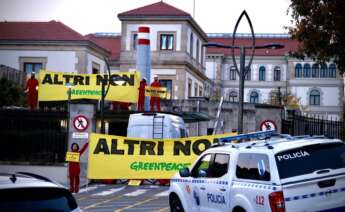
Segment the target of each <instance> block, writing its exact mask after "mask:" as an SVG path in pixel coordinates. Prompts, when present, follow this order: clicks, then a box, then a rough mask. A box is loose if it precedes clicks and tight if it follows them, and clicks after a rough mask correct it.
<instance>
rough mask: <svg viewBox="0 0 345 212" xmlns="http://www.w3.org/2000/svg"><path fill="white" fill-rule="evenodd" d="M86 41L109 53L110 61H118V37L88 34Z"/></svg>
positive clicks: (119, 47) (119, 42) (119, 50)
mask: <svg viewBox="0 0 345 212" xmlns="http://www.w3.org/2000/svg"><path fill="white" fill-rule="evenodd" d="M85 37H86V38H87V39H89V40H91V41H92V42H94V43H96V44H97V45H99V46H101V47H102V48H104V49H106V50H108V51H109V52H110V53H111V56H110V58H111V60H119V59H120V52H121V36H120V35H102V34H88V35H86V36H85Z"/></svg>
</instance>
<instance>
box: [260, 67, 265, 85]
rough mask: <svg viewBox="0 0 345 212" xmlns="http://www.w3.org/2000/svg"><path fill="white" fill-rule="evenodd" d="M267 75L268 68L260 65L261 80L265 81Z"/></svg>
mask: <svg viewBox="0 0 345 212" xmlns="http://www.w3.org/2000/svg"><path fill="white" fill-rule="evenodd" d="M265 76H266V69H265V67H264V66H260V68H259V81H265Z"/></svg>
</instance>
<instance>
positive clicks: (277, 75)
mask: <svg viewBox="0 0 345 212" xmlns="http://www.w3.org/2000/svg"><path fill="white" fill-rule="evenodd" d="M280 77H281V71H280V67H279V66H276V67H274V74H273V79H274V81H280Z"/></svg>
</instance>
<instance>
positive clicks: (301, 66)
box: [206, 34, 344, 119]
mask: <svg viewBox="0 0 345 212" xmlns="http://www.w3.org/2000/svg"><path fill="white" fill-rule="evenodd" d="M231 36H232V35H229V34H209V41H210V42H218V43H221V44H225V45H231V43H232V37H231ZM236 40H237V42H238V43H239V45H248V46H250V42H251V38H250V35H247V34H242V35H239V36H238V37H236ZM256 43H257V45H263V44H268V43H279V44H283V45H284V48H282V49H276V50H273V49H272V50H271V49H258V50H256V52H255V55H254V60H253V62H252V65H251V67H250V69H249V72H248V75H247V76H246V77H245V88H244V101H245V102H248V103H255V104H273V105H277V104H284V98H286V97H287V96H292V97H294V98H295V99H296V100H297V102H298V104H299V109H300V110H301V111H302V112H303V113H306V114H313V115H318V116H322V117H323V118H326V119H340V118H341V117H342V114H343V96H344V82H343V77H342V76H341V75H340V74H339V70H337V66H336V64H334V63H332V62H329V63H327V64H317V63H315V62H314V61H313V60H311V59H308V58H307V59H305V60H298V59H296V58H293V57H290V56H289V52H291V51H294V50H296V49H297V45H298V43H297V42H296V41H293V40H291V39H290V38H289V36H288V35H285V34H257V35H256ZM248 51H249V50H248ZM247 58H248V59H247V63H246V64H248V60H249V56H248V55H247ZM235 59H236V61H237V64H239V52H237V51H235ZM206 74H207V76H208V77H209V78H211V79H213V80H214V82H215V86H216V90H217V92H218V93H220V95H222V96H223V97H224V98H225V100H228V101H230V102H238V95H239V76H238V74H237V71H236V68H235V67H234V64H233V59H232V54H231V51H229V50H228V49H219V48H208V49H207V59H206ZM287 106H288V105H287Z"/></svg>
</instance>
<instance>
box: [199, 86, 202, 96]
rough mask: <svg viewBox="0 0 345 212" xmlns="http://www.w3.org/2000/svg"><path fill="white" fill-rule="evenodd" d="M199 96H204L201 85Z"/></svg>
mask: <svg viewBox="0 0 345 212" xmlns="http://www.w3.org/2000/svg"><path fill="white" fill-rule="evenodd" d="M199 96H202V87H201V86H199Z"/></svg>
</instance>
